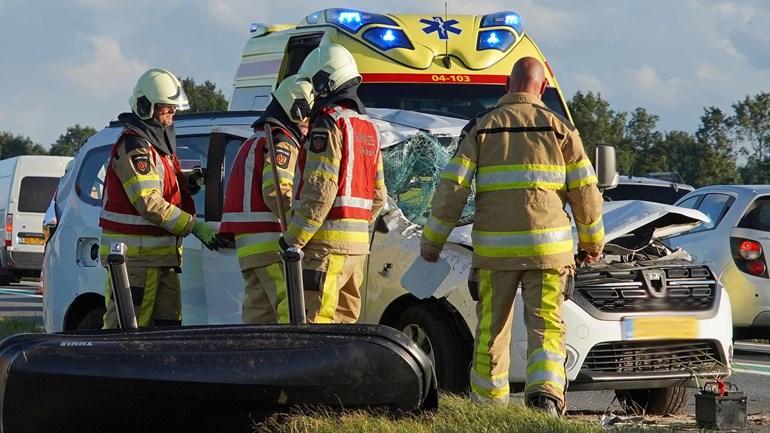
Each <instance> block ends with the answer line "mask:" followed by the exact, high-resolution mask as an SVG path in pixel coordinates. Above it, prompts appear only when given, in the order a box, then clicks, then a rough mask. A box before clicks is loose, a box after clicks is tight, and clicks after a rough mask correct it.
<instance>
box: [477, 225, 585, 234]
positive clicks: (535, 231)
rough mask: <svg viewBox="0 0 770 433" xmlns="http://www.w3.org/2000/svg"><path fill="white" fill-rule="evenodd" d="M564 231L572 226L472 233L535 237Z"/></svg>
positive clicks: (569, 229)
mask: <svg viewBox="0 0 770 433" xmlns="http://www.w3.org/2000/svg"><path fill="white" fill-rule="evenodd" d="M565 230H568V231H572V226H560V227H548V228H544V229H532V230H518V231H513V232H492V231H486V230H474V231H473V233H476V234H479V235H481V236H511V235H530V234H533V235H537V234H541V233H555V232H563V231H565Z"/></svg>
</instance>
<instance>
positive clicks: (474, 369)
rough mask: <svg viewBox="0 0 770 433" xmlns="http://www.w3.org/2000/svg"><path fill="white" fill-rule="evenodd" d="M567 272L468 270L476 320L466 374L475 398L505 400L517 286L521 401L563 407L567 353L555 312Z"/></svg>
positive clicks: (568, 269) (560, 303)
mask: <svg viewBox="0 0 770 433" xmlns="http://www.w3.org/2000/svg"><path fill="white" fill-rule="evenodd" d="M572 272H573V268H572V267H565V268H562V269H543V270H538V269H535V270H517V271H500V270H489V269H479V268H475V269H473V271H472V272H471V277H470V286H471V291H472V292H475V291H476V290H477V291H478V303H477V304H476V313H477V315H478V319H479V320H478V325H477V327H476V336H475V341H474V357H473V364H472V366H471V373H470V381H471V390H472V391H473V397H474V398H475V399H477V400H480V401H488V402H492V403H505V402H507V401H508V394H510V390H509V385H508V369H509V367H510V361H511V359H510V353H511V351H510V345H511V321H512V312H513V301H514V298H515V296H516V291H517V287H518V286H519V283H521V294H522V297H523V299H524V324H525V325H526V327H527V371H526V384H525V386H524V394H525V398H526V397H530V396H532V395H533V394H546V395H548V396H550V397H553V398H555V399H556V400H558V401H559V402H560V403H561V405H562V407H565V405H564V403H565V399H564V392H565V390H566V386H567V379H566V372H565V368H564V365H565V362H566V356H567V353H566V348H565V345H564V336H565V329H564V323H563V322H562V316H561V313H562V306H563V302H564V288H565V284H566V283H567V279H568V278H569V277H570V276H571V274H572ZM474 288H475V289H476V290H474ZM474 295H475V293H474Z"/></svg>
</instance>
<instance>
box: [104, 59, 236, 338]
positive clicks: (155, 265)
mask: <svg viewBox="0 0 770 433" xmlns="http://www.w3.org/2000/svg"><path fill="white" fill-rule="evenodd" d="M129 102H130V105H131V111H132V112H131V113H123V114H121V115H120V116H119V117H118V119H119V120H121V121H122V122H123V123H124V124H125V127H124V129H123V132H122V133H121V135H120V137H119V138H118V140H117V141H116V142H115V145H114V146H113V147H112V153H111V155H110V160H109V163H108V165H107V174H106V177H105V184H104V198H103V201H102V212H101V215H100V219H99V225H100V226H101V228H102V239H101V257H102V263H104V264H105V265H106V256H107V254H109V248H110V244H111V243H113V242H122V243H124V244H125V245H126V247H127V248H126V265H127V267H128V277H129V282H130V285H131V286H130V287H131V297H132V299H133V301H134V306H135V311H136V314H137V323H138V324H139V326H168V325H178V324H181V321H182V310H181V296H180V288H179V276H178V275H177V274H178V273H179V272H180V266H181V256H182V239H181V238H182V237H184V236H187V235H188V234H190V233H193V234H194V235H195V236H196V237H197V238H198V239H200V240H201V242H203V243H204V244H205V245H206V246H207V247H208V248H210V249H216V248H218V247H220V246H222V245H224V243H223V240H222V239H221V238H220V237H219V236H218V235H217V233H216V230H215V229H214V228H213V227H211V226H210V225H209V224H207V223H205V222H203V221H198V220H196V219H195V205H194V203H193V201H192V197H191V196H190V192H189V189H188V185H190V184H191V182H193V181H194V180H195V179H188V178H187V177H186V176H185V175H183V174H182V171H181V168H180V166H179V160H178V159H177V156H176V135H175V132H174V126H173V125H174V114H175V113H176V110H178V109H180V110H183V109H187V108H189V104H188V101H187V96H186V95H185V93H184V90H183V89H182V85H181V83H180V82H179V80H178V79H177V78H176V77H175V76H174V74H172V73H171V72H169V71H167V70H164V69H158V68H153V69H150V70H148V71H147V72H145V73H144V74H142V76H141V77H139V80H138V81H137V83H136V86H135V87H134V92H133V94H132V95H131V98H130V99H129ZM106 303H107V312H106V313H105V315H104V327H105V328H114V327H117V312H116V308H115V302H114V300H113V299H112V293H111V288H110V281H109V278H108V279H107V290H106Z"/></svg>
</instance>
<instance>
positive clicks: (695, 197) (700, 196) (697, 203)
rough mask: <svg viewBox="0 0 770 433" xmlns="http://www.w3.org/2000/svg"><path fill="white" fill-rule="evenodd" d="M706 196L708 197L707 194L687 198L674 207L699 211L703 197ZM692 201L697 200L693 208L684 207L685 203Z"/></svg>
mask: <svg viewBox="0 0 770 433" xmlns="http://www.w3.org/2000/svg"><path fill="white" fill-rule="evenodd" d="M705 196H706V194H697V195H693V196H691V197H687V198H686V199H684V200H682V201H681V202H678V203H677V204H675V205H674V206H679V207H683V208H686V209H695V210H697V209H698V206H699V205H700V202H701V201H703V197H705ZM692 199H695V202H694V205H693V207H687V206H682V205H683V204H684V202H686V201H689V200H692Z"/></svg>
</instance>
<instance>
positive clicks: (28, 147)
mask: <svg viewBox="0 0 770 433" xmlns="http://www.w3.org/2000/svg"><path fill="white" fill-rule="evenodd" d="M46 153H47V152H46V151H45V149H44V148H43V146H41V145H39V144H35V143H34V142H33V141H32V139H30V138H29V137H24V136H22V135H14V134H11V133H10V132H5V131H4V132H0V159H5V158H12V157H14V156H19V155H45V154H46Z"/></svg>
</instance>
